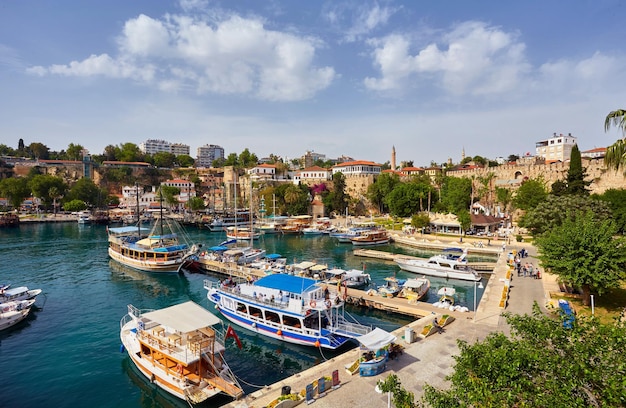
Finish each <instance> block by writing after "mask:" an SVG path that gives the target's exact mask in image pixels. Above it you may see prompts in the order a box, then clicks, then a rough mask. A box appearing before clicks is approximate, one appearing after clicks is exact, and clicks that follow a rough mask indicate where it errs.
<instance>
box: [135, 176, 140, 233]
mask: <svg viewBox="0 0 626 408" xmlns="http://www.w3.org/2000/svg"><path fill="white" fill-rule="evenodd" d="M135 191H136V192H137V194H136V195H137V236H138V237H141V216H140V215H139V183H135Z"/></svg>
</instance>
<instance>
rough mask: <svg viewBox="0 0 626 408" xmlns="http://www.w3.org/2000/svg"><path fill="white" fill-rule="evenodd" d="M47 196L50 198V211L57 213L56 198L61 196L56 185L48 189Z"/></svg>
mask: <svg viewBox="0 0 626 408" xmlns="http://www.w3.org/2000/svg"><path fill="white" fill-rule="evenodd" d="M48 196H49V197H50V198H51V199H52V212H53V213H54V214H56V213H57V199H58V198H61V197H63V194H61V190H59V188H58V187H56V186H52V187H50V188H49V189H48Z"/></svg>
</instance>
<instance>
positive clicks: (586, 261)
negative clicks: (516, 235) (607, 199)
mask: <svg viewBox="0 0 626 408" xmlns="http://www.w3.org/2000/svg"><path fill="white" fill-rule="evenodd" d="M616 232H617V227H616V226H615V223H614V222H613V220H611V219H606V218H598V217H596V215H595V214H594V212H593V211H592V210H587V211H586V212H582V211H579V212H576V213H575V215H574V216H572V215H570V216H568V217H566V218H565V219H564V220H563V223H562V224H561V225H558V226H556V227H554V228H551V229H550V230H548V231H547V232H545V233H544V234H542V235H540V236H539V237H537V238H536V245H537V248H538V249H539V252H540V255H539V259H541V263H542V265H543V267H544V268H546V269H549V270H550V272H551V273H553V274H556V275H558V276H559V278H561V280H562V281H564V282H568V283H570V284H571V285H573V286H575V287H580V288H581V289H582V290H583V302H584V303H585V304H587V305H588V304H589V300H590V297H589V295H590V294H591V291H594V292H596V293H598V295H602V294H604V293H605V292H606V291H607V289H611V288H615V287H619V286H620V284H621V282H622V281H623V280H624V279H626V270H625V269H624V268H625V267H626V238H624V237H619V238H615V234H616Z"/></svg>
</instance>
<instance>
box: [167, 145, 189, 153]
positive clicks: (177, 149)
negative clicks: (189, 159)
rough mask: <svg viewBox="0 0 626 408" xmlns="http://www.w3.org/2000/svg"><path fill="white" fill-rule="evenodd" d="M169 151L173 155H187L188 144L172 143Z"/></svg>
mask: <svg viewBox="0 0 626 408" xmlns="http://www.w3.org/2000/svg"><path fill="white" fill-rule="evenodd" d="M170 153H172V154H173V155H174V156H180V155H183V154H184V155H187V156H189V145H186V144H182V143H172V144H171V145H170Z"/></svg>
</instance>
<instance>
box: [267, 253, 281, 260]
mask: <svg viewBox="0 0 626 408" xmlns="http://www.w3.org/2000/svg"><path fill="white" fill-rule="evenodd" d="M265 257H266V258H267V259H278V258H282V257H283V256H282V255H281V254H269V255H265Z"/></svg>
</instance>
